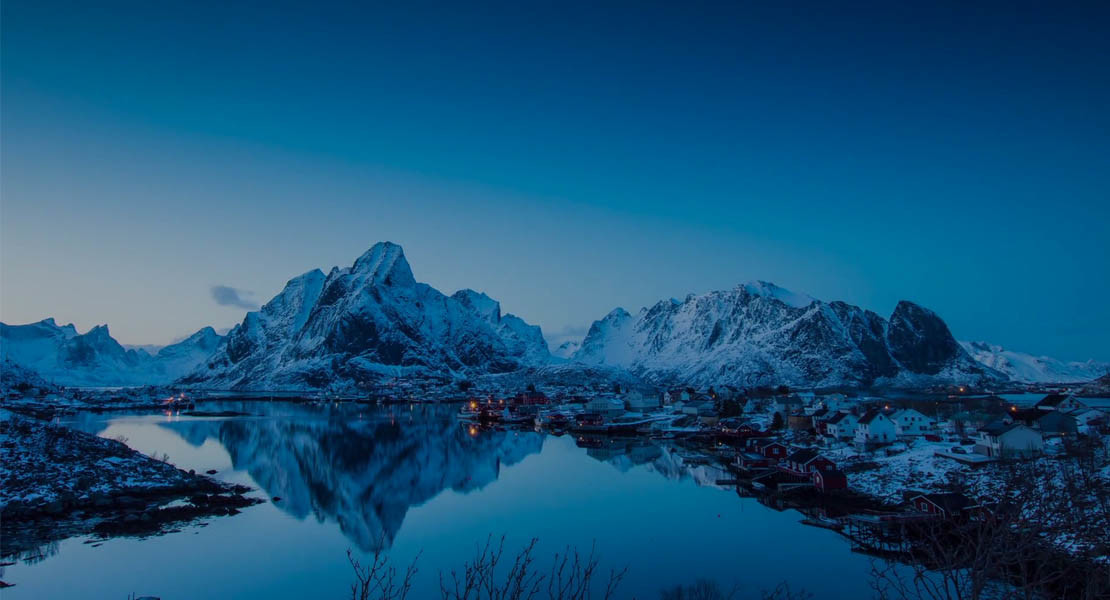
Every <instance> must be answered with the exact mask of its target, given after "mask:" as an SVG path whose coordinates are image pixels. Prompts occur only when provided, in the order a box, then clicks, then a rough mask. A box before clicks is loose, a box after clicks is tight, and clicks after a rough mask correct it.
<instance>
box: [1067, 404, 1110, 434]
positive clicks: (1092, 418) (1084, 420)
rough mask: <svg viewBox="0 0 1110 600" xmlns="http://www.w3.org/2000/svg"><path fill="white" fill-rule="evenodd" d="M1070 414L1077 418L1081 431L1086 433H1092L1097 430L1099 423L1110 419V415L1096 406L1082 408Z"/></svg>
mask: <svg viewBox="0 0 1110 600" xmlns="http://www.w3.org/2000/svg"><path fill="white" fill-rule="evenodd" d="M1068 414H1069V415H1071V416H1072V417H1073V418H1074V419H1075V425H1076V428H1077V429H1078V431H1079V433H1082V434H1084V435H1091V434H1092V433H1094V432H1095V431H1096V428H1097V426H1098V424H1100V423H1106V422H1107V420H1110V415H1107V414H1106V413H1104V412H1102V411H1101V410H1098V409H1096V408H1081V409H1079V410H1074V411H1072V412H1070V413H1068Z"/></svg>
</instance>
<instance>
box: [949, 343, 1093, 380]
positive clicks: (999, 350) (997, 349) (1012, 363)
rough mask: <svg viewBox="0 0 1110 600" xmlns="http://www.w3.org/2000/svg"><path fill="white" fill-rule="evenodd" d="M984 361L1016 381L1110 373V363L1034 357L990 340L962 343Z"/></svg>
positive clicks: (1081, 378)
mask: <svg viewBox="0 0 1110 600" xmlns="http://www.w3.org/2000/svg"><path fill="white" fill-rule="evenodd" d="M960 345H961V346H963V347H964V350H967V351H968V353H970V354H971V356H972V358H974V359H975V360H977V361H979V362H980V363H982V364H984V365H986V366H988V367H990V368H992V369H995V370H997V371H1001V372H1002V373H1004V374H1005V375H1006V376H1007V377H1009V378H1010V379H1012V380H1014V381H1022V382H1027V383H1080V382H1085V381H1091V380H1093V379H1098V378H1099V377H1102V376H1103V375H1106V374H1107V373H1110V363H1104V362H1098V361H1094V360H1089V361H1087V362H1064V361H1061V360H1057V359H1055V358H1051V357H1048V356H1033V355H1032V354H1026V353H1024V352H1015V351H1013V350H1006V349H1005V348H1003V347H1002V346H995V345H992V344H988V343H986V342H960Z"/></svg>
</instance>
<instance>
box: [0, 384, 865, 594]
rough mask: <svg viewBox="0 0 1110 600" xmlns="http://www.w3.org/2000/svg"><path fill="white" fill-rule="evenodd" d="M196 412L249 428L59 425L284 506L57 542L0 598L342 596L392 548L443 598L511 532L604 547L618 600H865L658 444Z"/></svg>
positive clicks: (306, 413)
mask: <svg viewBox="0 0 1110 600" xmlns="http://www.w3.org/2000/svg"><path fill="white" fill-rule="evenodd" d="M203 408H204V409H205V410H235V411H242V412H246V413H251V415H252V416H246V417H216V418H208V417H182V416H175V415H165V414H111V415H79V416H76V417H73V418H72V422H71V423H70V424H71V425H73V426H75V427H77V428H79V429H82V430H85V431H89V432H92V433H96V434H99V435H102V436H106V437H117V436H123V437H126V438H127V443H128V444H129V445H130V446H132V447H134V448H136V449H138V450H140V451H143V452H146V453H149V454H158V455H161V454H163V453H165V454H168V455H169V459H170V461H171V462H173V463H174V464H176V465H178V466H179V467H182V468H185V469H190V468H191V469H196V470H198V471H206V470H208V469H216V470H218V474H217V475H216V477H218V478H221V479H224V480H227V481H235V482H241V483H245V484H247V485H250V486H252V487H255V488H257V489H258V490H259V491H258V492H257V494H258V495H260V496H264V497H265V498H267V500H271V499H275V497H280V500H277V501H267V502H266V503H264V504H260V505H258V506H254V507H250V508H247V509H245V510H243V512H242V513H241V514H239V515H235V516H231V517H218V518H213V519H209V520H208V521H207V522H206V524H204V525H203V526H202V525H200V524H193V525H189V526H185V527H183V528H182V529H181V531H179V532H174V533H168V534H165V535H161V536H157V537H152V538H147V539H142V540H140V539H131V538H116V539H110V540H107V541H105V542H104V543H103V544H101V545H99V546H94V545H93V544H91V543H86V542H87V541H88V540H87V539H86V538H76V539H69V540H65V541H63V542H60V543H58V544H56V545H53V546H51V547H48V548H45V549H44V558H42V559H40V560H38V561H36V562H33V563H27V562H22V561H21V562H19V563H17V564H15V565H13V566H9V567H6V568H5V569H4V571H5V572H4V580H5V581H8V582H10V583H14V584H16V586H15V587H12V588H9V589H6V590H4V598H6V599H7V598H10V599H13V600H15V599H20V598H37V599H47V598H71V597H75V596H80V597H90V598H123V597H126V595H127V594H129V593H132V592H134V593H137V594H138V595H143V594H150V595H157V596H161V597H162V598H165V599H173V598H193V599H196V598H228V597H266V598H306V597H310V598H343V597H348V596H349V593H350V591H349V585H350V583H351V581H352V580H353V578H352V573H351V569H350V567H349V565H348V564H347V560H346V555H345V554H346V551H347V549H348V548H350V549H352V550H353V551H354V552H355V554H356V556H360V557H364V556H365V555H367V554H368V553H370V552H372V551H373V550H375V549H378V548H382V549H388V551H389V555H390V556H391V557H392V558H393V560H394V561H396V562H397V563H398V564H399V565H405V564H407V563H408V562H409V561H411V560H412V559H413V557H415V556H417V554H418V553H419V555H420V556H419V560H418V563H417V565H418V568H419V570H420V573H419V574H418V576H417V587H416V589H415V591H416V592H417V593H416V594H414V595H413V597H417V598H425V597H438V593H437V592H438V573H439V571H440V570H444V571H449V570H450V569H452V568H456V569H457V568H461V567H462V564H463V562H464V561H465V560H467V559H468V558H470V557H471V556H473V552H474V546H475V544H476V543H479V542H482V541H484V540H485V539H486V537H487V536H488V535H490V534H492V535H494V536H500V535H502V534H504V535H505V536H506V547H507V548H508V549H509V550H510V552H511V551H515V550H516V549H517V548H519V547H520V546H522V545H524V544H525V543H527V541H528V540H529V539H530V538H532V537H537V538H539V540H540V543H539V546H538V548H539V552H538V556H539V560H540V562H541V564H543V563H548V561H549V557H550V555H551V554H553V553H554V552H556V551H560V550H562V549H563V548H564V547H565V546H567V545H572V546H577V547H578V548H580V549H582V550H585V551H588V550H589V548H590V547H591V545H595V544H596V548H597V551H598V554H599V555H600V557H601V565H602V568H604V569H607V568H609V567H616V568H620V567H625V566H627V567H628V575H627V577H626V579H625V581H624V583H623V584H622V586H621V588H620V590H621V594H620V597H629V598H631V597H636V598H641V599H642V598H656V597H658V596H659V591H660V590H661V589H662V588H664V587H668V586H674V585H676V584H680V583H683V584H689V583H693V582H694V581H695V580H697V579H701V578H708V579H712V580H716V581H718V582H720V583H721V584H722V585H723V586H724V587H726V588H727V587H731V586H732V585H733V584H738V585H740V586H742V588H745V589H747V590H749V591H750V595H752V596H757V592H758V590H760V589H770V588H773V587H775V586H776V585H777V584H778V583H779V582H781V581H784V580H786V581H789V583H790V585H791V587H792V589H795V590H797V589H799V588H804V589H806V590H808V591H810V592H811V593H813V594H814V595H815V597H816V598H853V599H854V598H865V597H870V596H871V592H870V588H869V577H868V572H869V569H870V561H869V559H868V558H867V557H865V556H863V555H860V554H855V553H852V552H851V551H850V550H849V545H848V543H847V542H846V541H845V540H844V539H843V538H841V537H840V536H839V535H837V534H836V533H834V532H831V531H827V530H824V529H818V528H813V527H808V526H805V525H802V524H800V523H799V522H798V521H799V519H800V518H801V515H799V514H798V513H797V512H794V511H790V510H788V511H784V512H778V511H776V510H773V509H771V508H768V507H766V506H764V505H762V504H760V503H758V502H757V501H756V500H754V499H751V498H741V497H739V496H738V495H737V494H736V492H735V491H733V490H730V489H722V488H720V487H716V486H715V485H714V482H715V481H716V478H717V477H719V476H720V475H719V474H718V473H715V472H713V470H712V469H707V468H706V467H697V466H688V465H687V464H684V462H683V460H682V458H681V455H682V454H683V451H681V450H677V449H675V448H673V447H669V446H666V445H659V444H655V443H653V442H649V441H641V442H631V443H628V444H622V445H618V446H617V447H615V448H606V449H603V450H600V449H585V448H581V447H578V445H577V444H576V443H575V440H574V439H573V438H572V437H568V436H564V437H555V436H545V435H541V434H538V433H533V432H512V431H472V430H471V429H470V428H469V427H468V426H467V425H466V424H464V423H460V422H458V421H457V420H456V419H455V416H454V411H455V408H454V407H450V406H432V405H413V406H409V405H402V406H394V407H384V408H376V407H360V406H351V405H338V406H336V405H326V406H309V405H297V404H291V403H284V402H278V403H263V402H254V403H250V402H228V403H221V404H219V405H211V404H206V405H204V407H203ZM748 595H749V594H743V595H742V596H741V597H746V596H748Z"/></svg>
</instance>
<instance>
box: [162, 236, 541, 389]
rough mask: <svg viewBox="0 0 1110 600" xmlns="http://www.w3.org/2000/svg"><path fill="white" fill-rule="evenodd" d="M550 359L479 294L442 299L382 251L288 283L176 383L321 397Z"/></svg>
mask: <svg viewBox="0 0 1110 600" xmlns="http://www.w3.org/2000/svg"><path fill="white" fill-rule="evenodd" d="M548 356H549V355H548V352H547V344H546V342H544V341H543V336H542V335H541V332H540V330H539V328H538V327H532V326H529V325H528V324H526V323H525V322H524V321H522V320H520V319H518V318H517V317H514V316H512V315H501V309H500V305H499V304H498V303H497V302H495V301H494V300H492V299H490V298H489V297H488V296H485V295H484V294H478V293H477V292H473V291H470V290H463V291H462V292H459V293H457V294H455V295H454V296H450V297H449V296H445V295H444V294H442V293H440V292H439V291H437V290H436V289H434V288H432V287H431V286H428V285H427V284H423V283H417V282H416V280H415V278H414V277H413V274H412V270H411V268H410V267H409V264H408V261H407V260H405V256H404V252H403V250H402V249H401V247H400V246H398V245H396V244H392V243H389V242H382V243H378V244H375V245H374V247H372V248H371V249H370V250H368V251H367V252H366V253H365V254H363V255H362V256H361V257H359V258H358V260H356V261H355V263H354V265H353V266H351V267H349V268H345V269H340V268H338V267H335V268H333V269H332V270H331V272H330V273H328V275H327V276H324V274H323V273H322V272H321V271H319V270H315V271H310V272H308V273H305V274H304V275H301V276H300V277H297V278H295V279H293V280H290V281H289V283H288V284H286V286H285V289H284V290H282V292H281V293H280V294H278V295H277V296H276V297H275V298H274V299H273V300H271V301H270V302H267V303H266V305H265V306H263V307H262V308H261V310H259V311H256V312H251V313H247V316H246V318H245V319H243V322H242V323H241V324H240V325H236V326H235V327H234V328H233V329H232V330H231V331H230V332H229V333H228V336H227V343H226V344H225V345H224V346H223V347H222V348H221V349H220V350H218V351H217V352H216V354H215V355H214V356H213V357H212V358H211V359H209V360H208V361H206V363H205V364H204V365H202V366H201V367H199V368H198V369H197V370H196V371H194V372H193V373H191V374H189V375H188V376H186V377H185V378H184V379H183V380H182V382H183V383H189V384H195V385H198V386H205V387H219V388H232V389H273V390H277V389H306V388H321V387H325V386H329V385H336V384H337V383H338V384H343V385H359V384H364V383H372V382H375V381H378V380H380V379H382V378H388V377H397V376H405V375H416V374H424V375H433V374H435V375H461V376H466V375H469V374H482V373H497V372H506V371H512V370H514V369H517V368H519V367H520V366H522V365H526V364H531V362H533V361H545V360H547V357H548Z"/></svg>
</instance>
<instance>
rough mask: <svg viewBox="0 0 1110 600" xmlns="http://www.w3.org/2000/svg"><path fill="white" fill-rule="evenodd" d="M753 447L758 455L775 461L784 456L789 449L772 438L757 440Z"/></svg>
mask: <svg viewBox="0 0 1110 600" xmlns="http://www.w3.org/2000/svg"><path fill="white" fill-rule="evenodd" d="M754 449H755V451H756V453H758V454H759V455H760V456H765V457H767V458H770V459H772V460H775V461H780V460H782V459H784V458H786V455H787V453H789V451H790V449H789V448H787V447H786V445H785V444H783V443H781V442H776V441H774V440H757V441H756V442H755V448H754Z"/></svg>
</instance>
